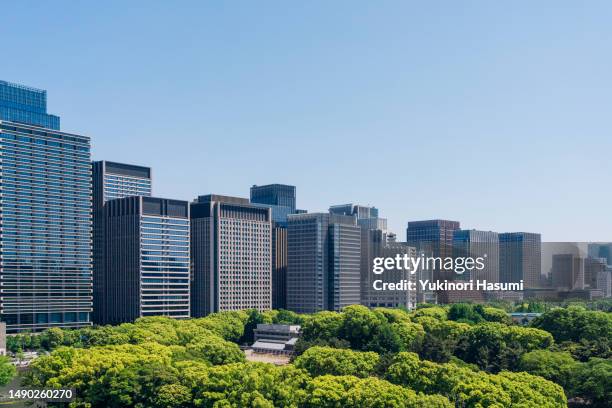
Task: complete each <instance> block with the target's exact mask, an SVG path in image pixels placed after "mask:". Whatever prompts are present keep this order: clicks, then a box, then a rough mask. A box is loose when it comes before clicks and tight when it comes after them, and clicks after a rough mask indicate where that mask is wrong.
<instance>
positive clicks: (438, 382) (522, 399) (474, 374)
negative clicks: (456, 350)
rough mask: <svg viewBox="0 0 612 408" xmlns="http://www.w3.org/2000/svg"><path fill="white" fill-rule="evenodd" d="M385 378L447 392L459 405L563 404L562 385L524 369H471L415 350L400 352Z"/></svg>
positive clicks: (532, 405) (419, 388) (430, 390)
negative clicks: (430, 358)
mask: <svg viewBox="0 0 612 408" xmlns="http://www.w3.org/2000/svg"><path fill="white" fill-rule="evenodd" d="M386 377H387V379H388V380H389V381H390V382H392V383H395V384H400V385H405V386H409V387H410V388H412V389H414V390H415V391H421V392H424V393H426V394H441V395H445V396H447V397H448V398H449V399H450V400H451V401H452V402H454V403H455V404H456V405H457V406H461V407H474V408H476V407H485V406H497V407H511V406H512V407H518V406H523V407H551V408H552V407H564V406H566V404H567V400H566V397H565V395H564V393H563V389H562V388H561V387H560V386H558V385H556V384H553V383H552V382H550V381H547V380H544V379H542V378H540V377H536V376H533V375H530V374H527V373H509V372H503V373H501V374H498V375H494V374H487V373H485V372H482V371H474V370H472V369H469V368H466V367H459V366H457V365H455V364H452V363H446V364H437V363H434V362H431V361H425V360H420V359H419V357H418V356H417V355H416V354H414V353H399V354H398V355H397V356H396V358H395V360H394V362H393V364H392V365H391V366H390V367H389V368H388V370H387V376H386Z"/></svg>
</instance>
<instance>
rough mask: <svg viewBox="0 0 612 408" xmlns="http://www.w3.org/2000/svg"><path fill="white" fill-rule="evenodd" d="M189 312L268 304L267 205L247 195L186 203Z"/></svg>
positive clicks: (269, 225)
mask: <svg viewBox="0 0 612 408" xmlns="http://www.w3.org/2000/svg"><path fill="white" fill-rule="evenodd" d="M191 247H192V268H193V270H192V290H191V298H192V314H193V316H194V317H201V316H206V315H207V314H209V313H213V312H218V311H224V310H242V309H257V310H268V309H270V308H271V307H272V220H271V210H270V209H269V208H262V207H258V206H255V205H252V204H250V203H249V200H248V199H245V198H239V197H227V196H221V195H214V194H211V195H205V196H199V197H198V198H197V199H196V200H195V201H194V202H193V203H191Z"/></svg>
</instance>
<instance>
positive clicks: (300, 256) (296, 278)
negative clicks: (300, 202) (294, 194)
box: [287, 213, 361, 313]
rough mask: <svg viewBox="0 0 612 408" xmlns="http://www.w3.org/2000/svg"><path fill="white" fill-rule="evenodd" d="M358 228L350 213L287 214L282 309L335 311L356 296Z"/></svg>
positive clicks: (358, 286)
mask: <svg viewBox="0 0 612 408" xmlns="http://www.w3.org/2000/svg"><path fill="white" fill-rule="evenodd" d="M360 257H361V229H360V227H359V226H358V225H357V222H356V218H355V217H353V216H345V215H336V214H328V213H312V214H295V215H290V216H289V220H288V227H287V309H289V310H293V311H295V312H298V313H314V312H317V311H320V310H335V311H339V310H340V309H342V308H343V307H345V306H348V305H352V304H359V303H360V301H361V295H360V293H361V284H360V279H361V269H360V265H361V263H360V262H361V260H360Z"/></svg>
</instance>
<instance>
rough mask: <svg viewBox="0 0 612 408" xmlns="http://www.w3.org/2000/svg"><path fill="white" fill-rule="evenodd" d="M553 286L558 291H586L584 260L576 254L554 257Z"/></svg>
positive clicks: (555, 255)
mask: <svg viewBox="0 0 612 408" xmlns="http://www.w3.org/2000/svg"><path fill="white" fill-rule="evenodd" d="M551 274H552V286H553V288H555V289H557V290H564V291H567V290H582V289H584V258H583V257H581V256H577V255H574V254H554V255H553V256H552V269H551Z"/></svg>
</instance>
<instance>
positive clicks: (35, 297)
mask: <svg viewBox="0 0 612 408" xmlns="http://www.w3.org/2000/svg"><path fill="white" fill-rule="evenodd" d="M0 154H1V157H2V163H1V173H0V181H1V183H0V193H1V197H2V199H1V201H0V208H1V210H2V217H1V218H0V227H1V230H2V235H1V236H0V241H1V245H2V249H1V253H0V282H1V286H0V294H1V296H0V313H1V315H2V320H4V321H5V322H6V324H7V332H8V333H15V332H19V331H24V330H31V331H39V330H44V329H46V328H49V327H82V326H86V325H90V324H91V312H92V248H91V231H92V220H91V164H90V160H91V158H90V157H91V156H90V139H89V137H87V136H82V135H76V134H70V133H64V132H60V131H57V130H53V129H48V128H41V127H37V126H30V125H25V124H19V123H14V122H5V121H0Z"/></svg>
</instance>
